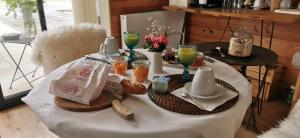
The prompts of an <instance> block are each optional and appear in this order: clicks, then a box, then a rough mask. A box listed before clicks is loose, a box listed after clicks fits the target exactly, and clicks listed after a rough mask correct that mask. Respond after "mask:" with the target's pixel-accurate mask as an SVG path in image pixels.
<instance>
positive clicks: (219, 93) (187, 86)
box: [184, 82, 226, 99]
mask: <svg viewBox="0 0 300 138" xmlns="http://www.w3.org/2000/svg"><path fill="white" fill-rule="evenodd" d="M191 86H192V82H188V83H186V84H185V85H184V88H185V89H186V90H187V94H188V95H190V96H191V97H194V98H199V99H213V98H218V97H221V96H223V95H224V94H225V91H226V88H224V87H223V86H222V85H220V84H216V91H215V94H214V95H210V96H200V95H194V94H191Z"/></svg>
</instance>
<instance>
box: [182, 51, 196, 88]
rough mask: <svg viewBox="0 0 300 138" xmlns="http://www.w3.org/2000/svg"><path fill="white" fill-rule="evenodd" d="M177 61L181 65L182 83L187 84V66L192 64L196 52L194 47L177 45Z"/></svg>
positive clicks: (188, 78)
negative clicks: (182, 69)
mask: <svg viewBox="0 0 300 138" xmlns="http://www.w3.org/2000/svg"><path fill="white" fill-rule="evenodd" d="M177 54H178V59H179V62H180V63H181V64H182V65H183V67H184V71H183V75H182V79H183V82H185V83H186V82H189V81H190V77H189V66H190V65H191V64H193V63H194V61H195V58H196V55H197V50H196V47H195V46H192V45H179V46H178V51H177Z"/></svg>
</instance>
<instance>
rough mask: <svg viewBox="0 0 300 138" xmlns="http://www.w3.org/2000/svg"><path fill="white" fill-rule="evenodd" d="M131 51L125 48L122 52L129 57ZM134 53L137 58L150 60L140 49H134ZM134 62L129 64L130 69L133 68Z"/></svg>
mask: <svg viewBox="0 0 300 138" xmlns="http://www.w3.org/2000/svg"><path fill="white" fill-rule="evenodd" d="M129 53H130V50H128V49H126V50H124V52H123V53H121V55H122V56H128V57H129ZM134 54H135V60H148V57H147V56H146V55H145V54H143V53H141V52H138V51H134ZM132 68H133V67H132V64H131V63H129V64H128V69H132Z"/></svg>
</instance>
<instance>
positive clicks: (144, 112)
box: [22, 51, 252, 138]
mask: <svg viewBox="0 0 300 138" xmlns="http://www.w3.org/2000/svg"><path fill="white" fill-rule="evenodd" d="M143 52H145V51H143ZM208 65H209V66H211V67H212V68H213V69H214V73H215V76H216V77H217V78H219V79H222V80H225V81H226V82H228V83H229V84H231V85H232V86H234V87H235V88H236V89H237V90H238V91H239V92H240V95H239V100H238V102H237V103H236V104H235V105H234V106H233V107H232V108H230V109H228V110H226V111H224V112H220V113H216V114H210V115H185V114H180V113H175V112H172V111H168V110H165V109H163V108H160V107H159V106H157V105H155V104H154V103H153V102H152V101H151V100H150V99H149V98H148V97H147V95H141V96H136V95H130V96H127V98H126V99H125V100H124V101H123V102H122V103H123V104H124V105H125V106H126V107H128V108H129V109H130V110H132V111H133V112H134V113H135V119H134V120H133V121H128V120H125V119H123V118H121V117H120V116H119V115H118V114H116V113H115V112H114V111H113V109H112V108H107V109H104V110H101V111H94V112H84V113H78V112H71V111H67V110H63V109H61V108H59V107H57V106H56V105H55V104H54V101H53V96H52V95H50V94H49V83H50V80H51V79H52V78H54V77H55V75H56V74H58V73H59V72H61V70H63V69H64V68H65V67H67V65H64V66H62V67H60V68H58V69H57V70H55V71H53V72H52V73H50V74H49V75H48V76H47V77H46V78H45V80H43V81H42V82H41V84H40V85H38V86H36V87H35V88H34V89H33V90H32V91H31V92H30V93H29V94H28V95H27V96H26V97H24V98H23V99H22V100H23V101H24V102H25V103H26V104H28V106H29V107H31V108H32V110H33V111H34V112H36V113H37V114H38V115H39V116H40V118H41V119H42V120H43V121H44V122H45V123H46V125H47V126H48V128H49V129H50V130H51V131H52V132H54V133H55V134H57V135H59V136H61V137H64V138H169V137H170V138H171V137H172V138H202V137H203V138H233V137H234V135H235V133H236V131H237V130H238V128H239V127H240V125H241V122H242V119H243V117H244V114H245V112H246V109H247V108H248V106H249V105H250V103H251V91H252V86H251V84H250V83H249V82H248V81H247V80H246V79H245V78H244V77H243V76H242V75H241V74H240V73H239V72H237V71H236V70H235V69H234V68H232V67H231V66H229V65H227V64H224V63H222V62H220V61H216V62H214V63H208ZM163 70H164V71H165V72H166V73H169V74H179V73H182V69H178V68H172V67H164V68H163ZM192 72H193V71H192Z"/></svg>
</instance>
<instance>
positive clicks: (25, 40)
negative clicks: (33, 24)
mask: <svg viewBox="0 0 300 138" xmlns="http://www.w3.org/2000/svg"><path fill="white" fill-rule="evenodd" d="M34 39H35V38H34V37H24V36H22V35H21V36H20V37H19V38H18V39H13V40H5V39H4V38H3V37H2V36H0V43H1V44H2V46H3V48H4V49H5V51H6V52H7V54H8V55H9V57H10V58H11V60H12V61H13V63H14V64H15V65H16V69H15V71H14V75H13V77H12V80H11V82H10V86H9V88H10V89H12V84H13V82H14V81H16V80H18V79H20V78H22V77H23V78H24V79H25V80H26V81H27V83H28V84H29V85H30V87H31V88H33V86H32V84H31V83H30V81H29V80H28V78H27V77H26V75H28V74H31V73H33V75H32V76H34V75H35V72H36V70H37V68H35V69H34V71H32V72H29V73H27V74H25V73H24V72H23V71H22V69H21V68H20V64H21V61H22V58H23V55H24V52H25V50H26V48H27V47H28V46H29V47H32V45H31V42H32V41H33V40H34ZM6 43H16V44H23V45H24V48H23V50H22V53H21V56H20V58H19V60H18V62H17V61H16V60H15V59H14V57H13V56H12V54H11V53H10V51H9V50H8V49H7V46H6V45H5V44H6ZM18 70H19V71H20V72H21V74H22V76H21V77H18V78H16V74H17V72H18Z"/></svg>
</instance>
